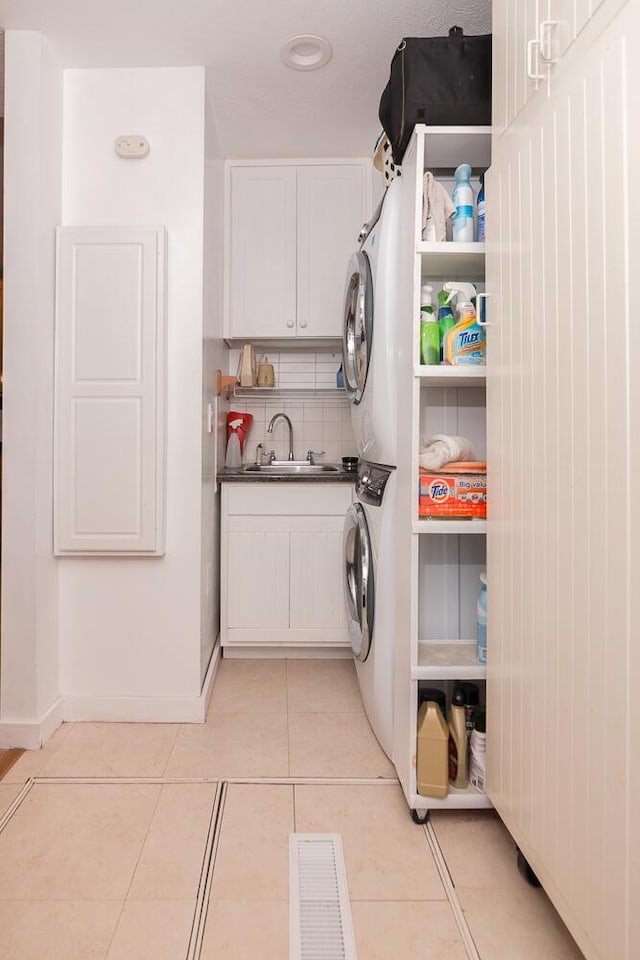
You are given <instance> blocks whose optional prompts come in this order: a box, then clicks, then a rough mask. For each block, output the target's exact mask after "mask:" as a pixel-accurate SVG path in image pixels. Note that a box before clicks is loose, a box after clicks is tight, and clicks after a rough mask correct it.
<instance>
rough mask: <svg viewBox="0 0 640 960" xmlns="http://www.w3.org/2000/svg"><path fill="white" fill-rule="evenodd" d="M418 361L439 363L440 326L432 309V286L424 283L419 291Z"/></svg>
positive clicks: (428, 363)
mask: <svg viewBox="0 0 640 960" xmlns="http://www.w3.org/2000/svg"><path fill="white" fill-rule="evenodd" d="M420 363H422V364H427V365H429V366H432V365H433V364H438V363H440V327H439V325H438V318H437V317H436V315H435V313H434V311H433V287H432V286H431V285H430V284H429V283H425V284H424V286H423V287H422V290H421V291H420Z"/></svg>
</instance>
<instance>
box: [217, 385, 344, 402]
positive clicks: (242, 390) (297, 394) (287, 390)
mask: <svg viewBox="0 0 640 960" xmlns="http://www.w3.org/2000/svg"><path fill="white" fill-rule="evenodd" d="M233 395H234V397H238V398H239V399H243V400H342V401H344V402H345V403H346V402H347V401H348V399H349V398H348V396H347V394H346V393H345V391H344V390H343V389H342V388H340V387H317V388H314V387H310V388H309V389H306V390H303V389H294V388H292V387H282V388H281V387H238V386H236V387H234V390H233Z"/></svg>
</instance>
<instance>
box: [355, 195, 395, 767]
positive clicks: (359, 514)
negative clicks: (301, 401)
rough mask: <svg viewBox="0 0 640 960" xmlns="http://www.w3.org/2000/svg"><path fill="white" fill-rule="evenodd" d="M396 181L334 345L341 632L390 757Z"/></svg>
mask: <svg viewBox="0 0 640 960" xmlns="http://www.w3.org/2000/svg"><path fill="white" fill-rule="evenodd" d="M400 185H401V184H400V181H397V180H396V181H393V182H392V183H391V184H390V185H389V187H388V188H387V191H386V193H385V195H384V197H383V200H382V202H381V204H380V206H379V207H378V209H377V211H376V213H375V214H374V217H373V219H372V220H371V222H370V223H368V224H366V225H365V227H364V228H363V231H362V232H361V234H360V240H361V243H360V249H359V250H358V251H357V252H356V253H354V254H353V256H352V257H351V260H350V262H349V269H348V271H347V283H346V290H345V306H344V330H343V345H342V350H343V370H344V379H345V389H346V391H347V394H348V396H349V399H350V401H351V419H352V424H353V430H354V434H355V438H356V444H357V448H358V456H359V458H360V459H359V463H358V479H357V483H356V499H355V502H354V503H353V504H352V506H351V507H350V509H349V512H348V513H347V516H346V519H345V526H344V537H343V558H344V584H345V595H346V603H347V611H348V618H349V637H350V639H351V646H352V649H353V656H354V661H355V666H356V673H357V675H358V682H359V684H360V692H361V694H362V699H363V702H364V707H365V710H366V712H367V716H368V718H369V722H370V724H371V727H372V729H373V732H374V733H375V735H376V737H377V739H378V742H379V743H380V745H381V747H382V748H383V750H384V751H385V753H386V754H387V755H388V756H389V758H391V759H393V758H392V745H393V683H394V676H393V675H394V647H395V529H394V528H395V484H396V478H395V475H394V472H395V469H396V458H397V377H398V373H397V371H398V360H397V336H396V329H395V328H396V323H397V317H398V314H397V308H396V303H397V297H398V277H399V275H400V274H399V259H398V251H399V249H400V246H401V244H400V243H399V236H398V231H399V227H400V217H399V196H398V193H399V188H400Z"/></svg>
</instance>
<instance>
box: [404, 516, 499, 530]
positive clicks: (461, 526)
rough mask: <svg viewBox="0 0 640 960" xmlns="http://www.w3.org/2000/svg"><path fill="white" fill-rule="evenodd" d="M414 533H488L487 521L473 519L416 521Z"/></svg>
mask: <svg viewBox="0 0 640 960" xmlns="http://www.w3.org/2000/svg"><path fill="white" fill-rule="evenodd" d="M413 532H414V533H448V534H460V533H463V534H464V533H486V532H487V521H486V520H476V519H475V518H474V517H471V518H470V519H469V520H464V519H462V520H440V519H439V518H438V519H433V520H414V521H413Z"/></svg>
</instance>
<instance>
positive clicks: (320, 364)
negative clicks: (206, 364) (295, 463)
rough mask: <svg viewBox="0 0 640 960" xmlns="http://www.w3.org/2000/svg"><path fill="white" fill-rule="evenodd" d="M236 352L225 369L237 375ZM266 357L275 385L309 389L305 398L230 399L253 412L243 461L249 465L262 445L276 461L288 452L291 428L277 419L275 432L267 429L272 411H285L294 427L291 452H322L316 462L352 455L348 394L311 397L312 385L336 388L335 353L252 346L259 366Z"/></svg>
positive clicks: (236, 407) (337, 361) (338, 359)
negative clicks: (326, 397)
mask: <svg viewBox="0 0 640 960" xmlns="http://www.w3.org/2000/svg"><path fill="white" fill-rule="evenodd" d="M239 357H240V351H239V350H237V349H233V350H230V351H229V371H230V372H231V373H235V372H236V370H237V368H238V360H239ZM267 358H268V362H269V363H272V364H273V367H274V374H275V386H276V389H278V388H280V389H281V390H299V391H300V393H301V394H303V393H304V391H305V390H308V391H309V399H306V398H305V397H304V396H299V397H298V398H297V399H284V398H283V397H277V396H274V397H273V399H271V398H267V399H263V398H262V397H261V398H259V399H258V398H256V399H253V398H251V399H246V398H244V397H242V398H240V397H232V398H231V400H230V409H231V410H237V411H240V412H242V413H250V414H251V415H252V416H253V423H252V424H251V430H250V431H249V434H248V436H247V440H246V443H245V447H244V451H243V455H242V459H243V461H244V462H245V463H250V462H251V461H253V460H255V458H256V446H257V445H258V444H259V443H263V444H264V445H265V447H266V449H267V451H269V450H275V454H276V458H277V459H278V460H285V459H286V458H287V454H288V452H289V430H288V427H287V425H286V423H285V422H284V420H279V421H278V422H277V423H276V425H275V427H274V429H273V433H267V427H268V426H269V422H270V420H271V418H272V417H273V415H274V414H276V413H286V415H287V416H288V417H289V419H290V420H291V423H292V425H293V455H294V457H295V459H296V460H303V459H304V458H305V457H306V456H307V451H308V450H313V451H316V452H317V453H318V454H320V451H322V450H324V456H318V459H319V460H340V458H341V457H350V456H356V455H357V450H356V442H355V438H354V435H353V429H352V426H351V405H350V404H349V402H348V400H347V399H346V397H345V398H344V399H342V398H341V397H337V398H336V399H333V398H332V399H320V398H315V399H314V398H313V396H312V391H313V390H314V389H326V388H327V387H335V386H336V374H337V372H338V369H339V368H340V364H341V363H342V354H341V353H339V352H325V353H322V352H320V351H311V350H308V351H302V350H300V349H298V348H293V347H292V348H291V349H290V350H279V351H278V350H273V351H271V350H268V349H263V348H262V347H256V361H257V363H258V364H260V363H262V362H263V360H266V359H267Z"/></svg>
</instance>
